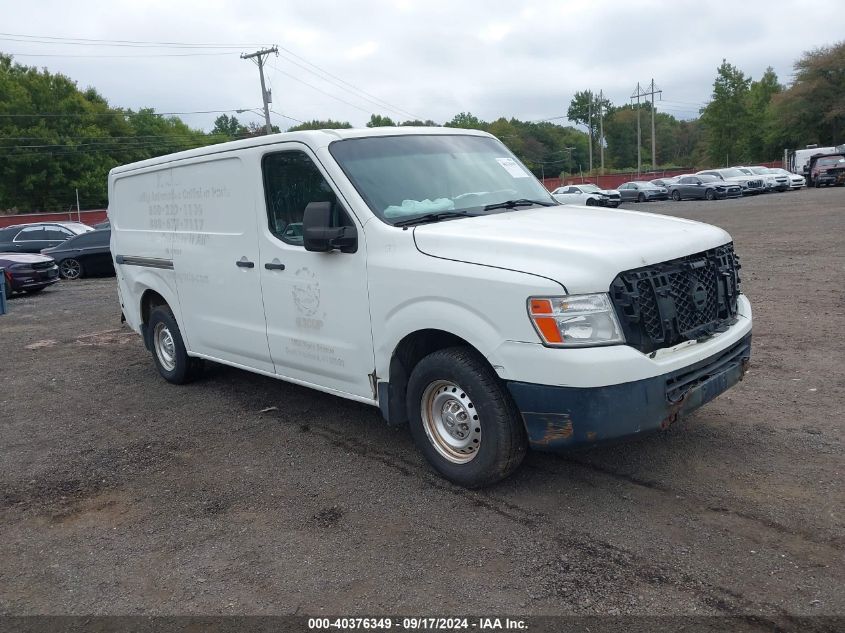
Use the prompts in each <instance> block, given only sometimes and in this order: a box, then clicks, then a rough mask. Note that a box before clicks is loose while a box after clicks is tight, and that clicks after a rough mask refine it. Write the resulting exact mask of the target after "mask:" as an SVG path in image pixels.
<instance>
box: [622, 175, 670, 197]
mask: <svg viewBox="0 0 845 633" xmlns="http://www.w3.org/2000/svg"><path fill="white" fill-rule="evenodd" d="M619 194H620V195H621V196H622V202H647V201H650V200H668V199H669V192H668V191H667V190H666V188H665V187H658V186H657V185H653V184H651V183H650V182H645V181H638V180H635V181H632V182H626V183H625V184H624V185H620V186H619Z"/></svg>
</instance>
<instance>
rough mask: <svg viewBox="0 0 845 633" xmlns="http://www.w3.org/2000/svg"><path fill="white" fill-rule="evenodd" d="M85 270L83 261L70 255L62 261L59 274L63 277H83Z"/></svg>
mask: <svg viewBox="0 0 845 633" xmlns="http://www.w3.org/2000/svg"><path fill="white" fill-rule="evenodd" d="M83 272H84V269H83V268H82V262H80V261H79V260H78V259H73V258H70V257H69V258H68V259H63V260H62V263H61V264H59V274H60V275H61V276H62V279H79V278H80V277H82V274H83Z"/></svg>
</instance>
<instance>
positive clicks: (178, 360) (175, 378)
mask: <svg viewBox="0 0 845 633" xmlns="http://www.w3.org/2000/svg"><path fill="white" fill-rule="evenodd" d="M147 336H149V339H150V341H149V342H150V349H151V350H152V354H153V360H154V361H155V364H156V368H157V369H158V373H160V374H161V376H162V378H164V379H165V380H166V381H167V382H172V383H173V384H175V385H183V384H185V383H188V382H191V381H192V380H195V379H196V378H198V377H199V375H200V374H201V373H202V370H203V367H204V364H205V363H204V361H203V360H202V359H200V358H191V357H190V356H188V351H187V350H186V349H185V343H184V341H183V340H182V333H181V332H180V331H179V325H178V324H177V323H176V319H175V318H174V316H173V312H171V311H170V308H168V307H167V306H159V307H157V308H155V309H154V310H153V311H152V313H151V314H150V322H149V323H148V324H147Z"/></svg>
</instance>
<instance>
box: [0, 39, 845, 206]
mask: <svg viewBox="0 0 845 633" xmlns="http://www.w3.org/2000/svg"><path fill="white" fill-rule="evenodd" d="M794 69H795V75H794V79H793V81H792V82H791V83H790V84H789V85H788V86H786V85H783V84H782V83H781V82H780V80H779V79H778V77H777V75H776V74H775V72H774V71H773V70H772V69H771V68H769V69H767V70H766V71H765V72H764V73H763V75H762V76H761V77H760V78H759V79H756V80H755V79H753V78H751V77H749V76H747V75H745V73H743V72H742V71H741V70H740V69H739V68H737V67H735V66H733V65H732V64H730V63H728V62H727V61H726V60H725V61H723V62H722V64H721V65H720V66H719V67H718V68H717V70H716V77H715V79H714V82H713V87H712V94H711V98H710V101H709V103H708V104H707V105H706V106H705V107H703V108H702V109H701V111H700V116H699V117H698V118H695V119H692V120H679V119H677V118H675V117H674V116H672V115H670V114H667V113H663V112H658V113H657V114H656V117H655V138H656V142H655V146H656V147H655V150H656V157H657V161H656V162H657V164H656V165H654V166H652V165H650V164H649V163H650V160H651V135H650V123H651V121H650V116H651V110H650V108H651V106H650V104H646V103H641V104H640V105H639V108H640V111H639V114H640V117H641V118H642V127H643V133H642V144H641V147H640V149H641V153H642V157H643V168H644V169H651V168H658V167H659V168H666V167H687V166H701V167H703V166H716V165H725V164H742V163H745V164H753V163H757V162H763V161H770V160H776V159H778V158H780V156H781V155H782V152H783V149H784V148H796V147H803V146H804V145H805V144H808V143H819V144H820V145H830V144H833V143H841V142H843V140H842V139H843V132H845V72H843V69H845V42H841V43H839V44H836V45H834V46H827V47H822V48H818V49H815V50H812V51H809V52H807V53H805V54H804V55H802V57H801V58H800V59H799V60H798V61H796V62H795V66H794ZM598 112H601V113H602V115H603V116H602V121H601V123H602V125H601V127H602V128H603V132H604V137H603V138H604V140H603V142H602V140H601V139H600V136H601V135H600V130H599V119H598V117H597V116H596V114H597V113H598ZM566 119H568V120H569V121H570V122H572V123H574V124H575V126H573V125H571V124H566V125H560V124H559V123H557V122H555V120H547V121H522V120H519V119H516V118H505V117H502V118H498V119H496V120H494V121H483V120H481V119H479V118H478V117H477V116H475V115H473V114H472V113H470V112H461V113H459V114H457V115H455V116H454V117H453V118H452V119H451V120H449V121H447V122H445V123H443V125H445V126H447V127H455V128H467V129H479V130H485V131H487V132H490V133H491V134H493V135H494V136H496V137H498V138H500V139H501V140H502V141H503V142H504V143H505V144H506V145H507V146H508V147H509V148H510V149H511V151H513V152H514V154H516V155H517V156H518V157H519V158H520V159H521V160H522V161H523V162H524V163H525V165H526V166H527V167H528V168H529V169H530V170H531V171H532V172H533V173H534V174H535V175H537V176H538V177H550V176H559V175H566V174H572V173H579V172H581V173H584V174H587V173H588V169H589V165H588V156H589V152H590V143H591V142H592V150H593V166H594V172H597V170H598V166H599V155H600V150H601V147H602V145H603V146H604V154H605V168H606V169H607V170H631V169H635V168H636V165H637V131H636V130H637V123H636V121H637V107H636V106H633V107H632V106H630V105H628V104H624V105H615V104H613V103H612V102H611V101H609V100H607V99H602V100H599V99H598V97H597V95H595V94H594V93H592V92H590V91H586V90H584V91H579V92H576V94H575V96H574V98H573V99H572V101H571V103H570V105H569V109H568V111H567V116H566ZM566 119H564V118H563V117H561V119H560V120H561V121H565V120H566ZM393 125H414V126H433V125H438V123H436V122H435V121H431V120H427V121H420V120H408V121H394V120H393V119H391V118H390V117H388V116H384V115H382V114H373V115H372V116H371V117H370V120H369V122H368V123H367V126H368V127H379V126H393ZM351 127H352V126H351V125H350V123H349V122H346V121H334V120H312V121H308V122H305V123H302V124H299V125H296V126H294V127H291V128H289V131H296V130H305V129H337V128H351ZM273 129H274V131H279V128H278V127H274V128H273ZM262 134H264V126H263V125H256V124H254V123H250V124H243V123H242V122H241V121H239V120H238V119H237V117H235V116H232V115H229V114H221V115H220V116H219V117H218V118H217V120H216V121H215V123H214V127H213V129H212V130H211V131H210V132H205V131H203V130H199V129H195V128H192V127H190V126H188V125H187V124H186V123H185V122H184V121H182V120H181V119H180V118H179V117H178V116H173V115H167V114H162V113H157V112H155V111H154V110H153V109H152V108H142V109H139V110H132V109H126V108H120V107H114V106H110V105H109V103H108V102H107V101H106V99H105V98H104V97H103V96H102V95H100V94H99V93H98V92H97V91H96V89H94V88H86V89H84V90H82V89H79V88H78V86H77V85H76V83H75V82H74V81H73V80H72V79H70V78H69V77H66V76H64V75H62V74H58V73H50V72H49V71H48V70H47V69H37V68H34V67H29V66H25V65H21V64H19V63H16V62H14V61H13V59H12V57H11V56H9V55H4V54H2V53H0V213H3V212H6V213H15V212H29V211H36V210H43V211H65V210H67V209H69V208H71V207H73V206H75V203H76V192H77V191H78V193H79V198H80V201H81V203H82V205H83V207H85V208H98V207H104V206H105V205H106V204H107V202H108V196H107V174H108V171H109V170H110V169H111V168H113V167H115V166H117V165H122V164H126V163H131V162H135V161H140V160H144V159H147V158H152V157H154V156H159V155H162V154H169V153H172V152H177V151H181V150H186V149H191V148H195V147H200V146H204V145H210V144H214V143H221V142H225V141H230V140H234V139H240V138H248V137H250V136H259V135H262Z"/></svg>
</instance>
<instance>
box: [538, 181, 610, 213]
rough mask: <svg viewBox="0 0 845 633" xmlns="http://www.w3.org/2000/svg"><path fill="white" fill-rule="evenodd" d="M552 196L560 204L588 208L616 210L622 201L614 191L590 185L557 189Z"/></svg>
mask: <svg viewBox="0 0 845 633" xmlns="http://www.w3.org/2000/svg"><path fill="white" fill-rule="evenodd" d="M552 195H553V196H554V198H555V200H557V201H558V202H560V203H561V204H583V205H586V206H588V207H596V206H599V207H611V208H616V207H618V206H619V203H620V202H621V201H622V198H621V196H620V195H619V192H618V191H616V190H615V189H599V188H598V186H597V185H594V184H592V183H585V184H580V185H569V186H565V187H558V188H557V189H555V190H554V191H552Z"/></svg>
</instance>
